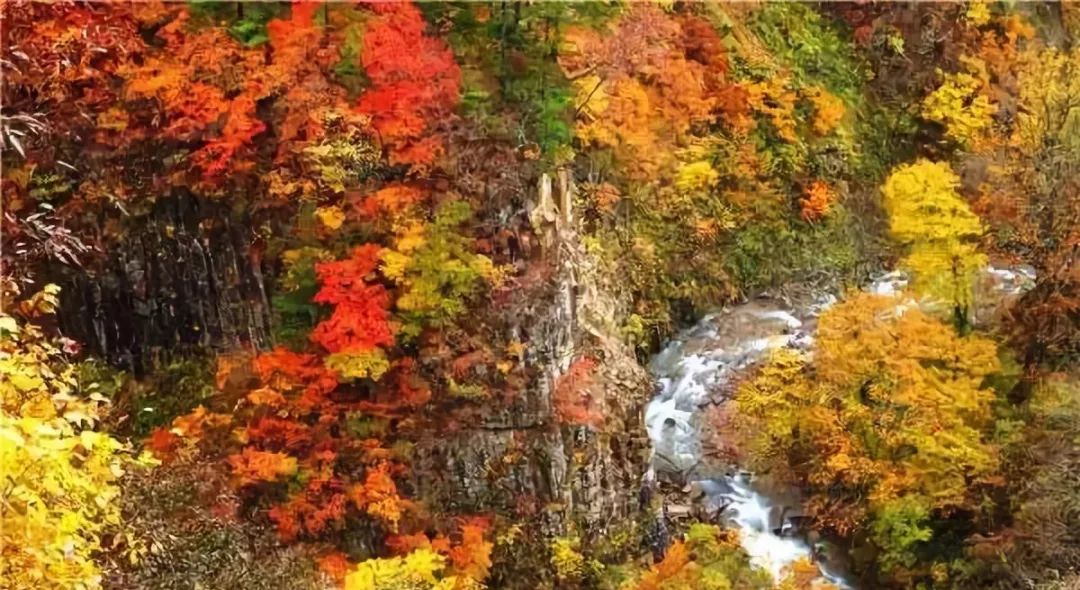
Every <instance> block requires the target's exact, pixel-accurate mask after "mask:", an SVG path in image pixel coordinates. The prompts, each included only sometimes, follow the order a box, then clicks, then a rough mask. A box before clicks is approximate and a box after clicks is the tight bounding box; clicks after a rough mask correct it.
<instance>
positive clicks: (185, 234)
mask: <svg viewBox="0 0 1080 590" xmlns="http://www.w3.org/2000/svg"><path fill="white" fill-rule="evenodd" d="M103 217H104V216H103ZM117 223H121V224H123V225H122V227H123V231H111V232H109V230H107V229H102V230H101V232H100V233H101V234H102V236H101V237H100V238H99V241H108V240H111V239H112V238H110V237H109V236H107V235H104V234H106V233H107V232H109V233H112V234H114V235H116V236H120V238H119V239H120V240H121V242H120V243H119V244H116V243H110V244H109V245H108V246H107V247H103V248H101V250H103V251H107V253H108V257H107V258H104V259H102V260H91V261H88V263H87V264H86V268H85V272H81V273H66V275H65V276H63V277H58V278H55V279H54V280H55V281H56V282H57V283H58V284H60V285H61V286H62V288H63V293H64V297H63V298H62V301H63V304H64V307H63V308H62V310H61V314H60V320H61V325H62V328H63V330H64V332H65V333H66V334H67V335H68V336H70V337H72V338H74V339H76V340H78V341H80V342H82V343H83V344H84V346H87V347H88V349H89V351H90V352H92V353H93V354H94V355H96V356H99V357H102V358H106V359H108V360H109V361H111V362H113V363H114V364H116V365H119V366H121V367H124V368H126V369H131V370H135V371H136V372H138V373H142V372H144V371H148V370H150V369H151V368H152V367H154V366H155V365H156V364H158V363H160V362H161V361H163V360H167V359H168V358H170V357H173V356H182V355H185V354H190V353H191V352H194V351H196V350H206V349H218V350H224V349H230V348H236V347H239V346H242V345H248V344H251V345H254V346H256V347H266V346H269V345H270V343H271V335H270V304H269V299H268V296H267V289H268V287H267V285H266V281H265V280H264V274H263V269H262V265H261V261H260V260H259V258H258V256H257V255H256V252H257V250H256V248H254V245H255V244H256V243H257V240H256V236H255V234H254V231H253V230H252V225H253V224H252V219H251V215H250V214H249V213H248V212H246V211H233V210H230V209H229V207H228V206H227V204H226V203H222V202H216V201H211V200H207V199H202V198H196V197H191V196H172V197H163V198H161V199H159V200H158V201H157V202H155V203H154V204H153V206H152V208H151V210H150V211H148V212H146V213H143V214H140V215H137V216H133V217H125V218H120V219H116V218H113V219H108V218H106V219H103V220H101V221H100V225H101V226H102V227H103V228H109V227H110V226H111V225H113V224H117Z"/></svg>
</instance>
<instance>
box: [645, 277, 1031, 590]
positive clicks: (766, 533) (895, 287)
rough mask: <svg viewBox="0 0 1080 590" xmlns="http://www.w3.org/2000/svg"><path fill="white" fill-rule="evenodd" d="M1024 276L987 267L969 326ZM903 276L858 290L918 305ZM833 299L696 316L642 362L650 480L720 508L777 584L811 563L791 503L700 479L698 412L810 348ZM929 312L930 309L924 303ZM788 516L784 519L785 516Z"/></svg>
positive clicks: (1021, 286)
mask: <svg viewBox="0 0 1080 590" xmlns="http://www.w3.org/2000/svg"><path fill="white" fill-rule="evenodd" d="M1033 281H1034V271H1033V270H1032V269H1030V268H1027V267H1018V268H1008V269H1005V268H995V267H988V268H987V269H986V270H985V271H984V272H983V273H982V275H981V277H980V279H979V281H978V286H977V292H976V300H977V301H978V302H980V306H979V308H978V309H976V310H975V316H976V321H979V320H980V319H981V318H982V317H983V316H984V315H989V314H991V313H993V311H994V310H995V309H999V308H1000V305H1001V304H1002V303H1003V301H1005V300H1007V299H1008V298H1010V297H1014V296H1017V295H1019V294H1021V293H1023V291H1025V290H1026V289H1027V288H1029V287H1030V286H1031V284H1032V283H1033ZM906 286H907V279H906V277H905V276H904V275H903V274H902V273H899V272H891V273H888V274H885V275H882V276H880V277H879V278H878V279H877V280H875V281H873V282H872V283H871V284H870V285H868V286H867V289H866V290H867V291H869V292H872V293H876V294H880V295H889V296H893V297H896V298H897V299H898V306H901V307H907V306H914V305H922V304H923V303H924V302H916V301H914V300H912V299H911V298H910V297H908V295H907V294H906V293H905V292H904V289H905V287H906ZM833 302H835V298H833V297H825V298H822V299H821V300H820V301H817V302H815V303H813V304H810V305H806V306H804V309H799V310H794V309H789V308H787V307H786V306H784V305H783V304H782V303H780V302H778V301H752V302H749V303H745V304H742V305H738V306H735V307H732V308H729V309H726V310H724V311H721V312H719V313H715V314H711V315H709V316H706V317H705V318H703V319H702V320H701V321H700V322H698V324H697V325H695V326H694V327H692V328H690V329H688V330H686V331H684V332H682V333H680V334H678V335H677V336H675V337H674V338H673V339H672V340H671V342H669V343H668V345H667V347H665V348H664V350H663V351H661V352H660V353H659V354H657V355H656V356H655V357H653V360H652V362H651V363H650V365H649V368H650V370H651V371H652V374H653V375H654V376H655V377H656V380H657V384H658V386H659V387H658V389H659V391H658V393H657V395H656V397H654V398H653V400H652V401H651V402H650V403H649V405H648V406H647V408H646V410H645V426H646V428H647V429H648V432H649V438H650V439H651V440H652V443H653V459H652V467H651V469H650V475H653V474H655V473H665V472H666V473H674V474H678V475H679V476H682V477H686V478H688V479H689V480H691V481H694V483H695V485H696V486H698V487H699V488H700V489H701V490H702V491H704V492H705V495H706V497H707V499H708V502H709V503H710V504H711V505H712V508H715V509H720V508H721V507H722V508H723V511H724V512H723V514H724V516H725V517H726V518H727V519H728V521H729V522H730V523H731V524H732V525H733V526H735V527H737V528H738V529H739V532H740V535H741V538H742V545H743V548H745V549H746V551H747V553H748V554H749V555H750V557H751V560H752V562H753V563H754V564H755V565H757V566H759V567H761V568H764V569H766V570H767V571H769V572H770V573H772V575H773V577H774V579H777V580H779V579H781V578H782V576H783V572H784V570H785V568H787V567H789V566H790V565H791V564H792V563H794V562H795V561H797V560H799V559H802V558H811V559H812V558H813V557H814V551H813V549H812V548H811V547H810V546H809V545H808V544H807V543H806V542H805V541H803V540H802V539H800V538H798V537H796V536H792V535H791V534H790V533H793V532H794V530H795V529H796V527H795V526H793V525H792V523H791V521H790V518H788V517H790V516H797V515H798V514H799V512H798V506H797V504H798V500H797V498H795V499H791V498H789V499H788V502H787V504H783V503H780V502H779V501H778V500H776V499H774V498H770V497H768V496H766V495H764V494H763V493H761V491H760V490H758V489H756V488H755V486H754V480H753V476H752V475H751V474H747V473H740V474H719V475H717V474H709V473H704V471H703V470H702V469H700V468H699V462H700V460H701V443H700V437H699V431H700V427H699V424H698V420H699V419H700V415H699V413H698V410H699V409H700V408H701V407H702V405H703V404H705V403H707V402H709V401H710V396H717V399H718V400H720V401H722V400H723V399H724V398H726V396H728V395H730V391H725V386H726V385H727V384H728V383H729V381H730V380H731V379H732V377H733V376H735V375H737V374H738V372H739V371H741V370H742V369H744V368H746V367H748V366H750V365H752V364H754V363H756V362H758V361H760V360H762V359H763V358H765V357H766V356H767V354H768V353H769V352H770V351H772V350H775V349H778V348H782V347H795V348H802V349H805V348H808V347H809V345H810V344H811V343H812V341H813V336H812V331H813V328H814V325H815V318H816V317H817V315H818V313H820V311H821V310H823V309H824V308H826V307H828V306H829V305H831V304H832V303H833ZM931 305H932V303H931ZM789 510H790V512H789ZM817 563H818V567H819V569H820V571H821V574H822V579H823V580H828V581H829V582H832V583H833V584H835V585H836V586H839V587H840V588H850V587H851V585H850V584H849V583H848V582H847V581H845V580H844V579H843V578H842V577H840V576H839V575H838V574H836V573H835V572H831V571H829V568H828V567H827V566H826V565H825V564H823V563H821V562H820V561H818V562H817Z"/></svg>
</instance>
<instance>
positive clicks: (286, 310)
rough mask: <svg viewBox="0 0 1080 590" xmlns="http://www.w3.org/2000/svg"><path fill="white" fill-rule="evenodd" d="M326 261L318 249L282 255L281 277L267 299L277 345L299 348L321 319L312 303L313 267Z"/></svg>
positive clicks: (314, 287)
mask: <svg viewBox="0 0 1080 590" xmlns="http://www.w3.org/2000/svg"><path fill="white" fill-rule="evenodd" d="M328 257H329V253H328V252H326V251H325V250H322V249H319V248H298V249H295V250H289V251H287V252H285V253H284V254H283V256H282V259H283V261H284V264H285V274H284V277H283V279H282V281H281V282H280V284H279V286H278V289H277V290H276V292H275V293H274V295H273V297H272V298H271V305H272V306H273V308H274V320H275V321H274V337H275V338H276V339H277V340H278V341H280V342H282V343H284V344H287V345H289V346H292V347H299V346H301V345H303V344H304V343H305V342H306V341H307V337H308V334H310V333H311V330H312V328H314V327H315V324H317V323H319V320H321V319H322V316H323V315H324V309H323V307H322V306H320V305H318V304H317V303H313V302H312V298H313V297H314V296H315V293H317V292H318V291H319V283H318V279H317V277H316V276H315V263H316V262H320V261H323V260H326V259H327V258H328Z"/></svg>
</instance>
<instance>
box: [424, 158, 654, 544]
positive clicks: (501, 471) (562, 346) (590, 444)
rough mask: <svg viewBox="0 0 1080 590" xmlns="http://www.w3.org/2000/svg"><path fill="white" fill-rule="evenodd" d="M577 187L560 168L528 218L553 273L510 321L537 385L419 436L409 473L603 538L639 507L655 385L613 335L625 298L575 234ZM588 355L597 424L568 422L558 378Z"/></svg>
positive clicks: (463, 495) (465, 500)
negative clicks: (470, 419)
mask: <svg viewBox="0 0 1080 590" xmlns="http://www.w3.org/2000/svg"><path fill="white" fill-rule="evenodd" d="M572 190H573V187H572V185H571V183H570V182H569V180H568V178H567V176H566V175H565V174H563V175H561V177H560V178H559V182H558V186H557V195H556V197H557V200H556V199H553V198H552V191H551V186H550V180H549V179H548V177H546V176H545V177H544V178H542V180H541V184H540V187H539V190H538V202H537V204H536V208H535V209H534V211H533V216H532V217H533V223H534V229H536V230H537V232H538V234H539V238H540V243H541V244H542V245H543V247H544V250H545V257H547V258H548V261H549V262H550V263H551V264H552V265H553V267H554V274H553V278H552V279H551V281H549V284H548V285H547V286H546V287H545V288H544V289H543V290H542V291H541V292H540V293H522V294H521V295H520V298H522V299H523V300H526V299H527V300H529V301H528V303H529V304H528V305H522V306H520V307H521V308H522V309H525V310H528V311H527V312H525V313H523V314H522V315H521V316H520V317H518V318H516V319H515V320H514V322H513V324H514V325H512V326H511V330H513V331H514V332H517V333H527V334H528V343H529V344H528V347H529V348H528V350H527V353H526V359H527V362H528V364H530V365H531V367H532V368H533V369H534V373H535V374H536V378H535V379H534V382H533V383H532V385H531V386H530V387H528V388H527V389H526V391H524V392H523V393H522V394H521V396H520V398H519V399H517V400H516V401H515V402H514V404H513V405H512V406H511V407H510V408H509V409H507V410H505V411H500V412H489V413H485V415H484V416H483V418H481V419H480V420H479V421H478V422H477V423H476V424H475V425H470V426H467V427H465V428H463V429H460V430H458V431H456V432H454V433H452V434H449V435H447V436H435V437H432V438H431V439H430V440H427V441H425V442H423V443H422V444H420V445H419V446H418V448H417V453H416V454H417V456H418V457H419V458H418V462H417V464H416V467H417V468H416V469H415V470H414V475H415V477H416V484H415V485H416V488H417V490H418V491H419V492H420V493H422V494H423V493H425V492H428V493H435V494H437V497H438V500H437V502H436V503H437V504H439V505H441V506H444V507H446V508H447V509H451V510H453V509H455V508H458V509H461V508H465V509H469V510H481V511H482V510H485V509H487V510H491V509H499V510H506V511H516V512H517V513H518V514H519V515H521V516H526V515H528V513H529V512H531V511H532V512H535V511H537V510H538V509H543V518H542V520H543V521H544V525H545V527H546V528H548V530H547V531H545V532H546V533H549V534H565V533H567V532H568V531H569V530H571V529H573V530H575V531H576V532H578V533H581V534H584V535H586V536H590V537H603V536H604V535H605V534H606V533H607V532H608V531H609V530H611V529H612V528H613V527H615V526H617V525H618V526H622V525H625V524H626V523H627V521H628V520H632V519H633V518H634V517H636V516H637V514H638V511H639V509H640V507H639V498H638V493H639V489H640V485H641V478H642V475H643V474H644V472H645V470H646V468H647V457H648V452H649V450H648V448H649V444H648V439H647V436H646V434H645V431H644V429H643V427H642V414H641V412H642V408H643V407H644V404H645V402H646V401H647V400H648V398H649V397H650V395H651V386H650V382H649V378H648V375H647V374H646V372H645V370H644V369H643V368H642V367H641V366H640V365H639V364H638V362H637V360H636V359H635V357H634V356H633V351H632V350H631V349H630V348H629V347H628V346H627V345H625V344H624V343H623V342H621V341H619V340H618V339H616V338H613V337H612V336H611V334H612V333H613V332H614V330H613V329H612V326H611V325H610V324H611V322H612V318H614V317H618V315H619V311H620V310H619V309H618V302H617V301H616V300H615V299H614V298H613V297H612V296H611V295H610V293H611V290H609V289H607V288H606V286H605V285H604V284H602V278H601V275H602V273H599V272H597V270H596V269H595V268H593V267H592V264H593V262H594V261H593V260H592V259H591V257H589V256H588V255H587V254H586V253H585V251H584V249H583V248H582V247H581V246H580V244H579V243H578V238H577V234H576V232H575V231H574V228H573V223H572V219H571V217H570V215H569V212H568V210H567V209H568V208H569V203H570V202H571V199H570V197H571V195H570V194H568V193H569V192H570V191H572ZM556 202H558V203H561V208H560V207H559V206H556V204H555V203H556ZM523 303H524V301H523ZM511 307H514V305H511ZM583 355H587V356H589V357H590V358H593V359H596V360H597V365H596V368H595V375H594V382H595V384H596V386H595V387H593V388H592V389H593V394H594V398H599V399H595V401H596V402H597V405H598V406H599V407H600V408H601V410H602V412H601V413H602V415H603V425H602V426H599V427H588V426H575V425H573V424H566V423H563V422H562V421H560V419H559V417H558V415H557V412H556V411H555V408H554V406H555V404H554V403H553V400H552V397H553V395H552V394H553V391H554V388H555V385H556V383H557V382H558V380H559V378H560V377H561V376H562V375H563V374H564V373H565V372H566V371H567V370H568V368H569V367H570V365H571V363H572V362H573V361H574V360H575V359H578V358H581V357H582V356H583Z"/></svg>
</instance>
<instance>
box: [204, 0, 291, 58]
mask: <svg viewBox="0 0 1080 590" xmlns="http://www.w3.org/2000/svg"><path fill="white" fill-rule="evenodd" d="M190 6H191V13H192V16H193V17H195V18H196V21H198V20H200V19H201V20H204V21H207V24H221V25H225V26H227V27H228V31H229V34H230V35H232V36H233V38H235V39H236V40H237V41H239V42H241V43H243V44H244V45H245V46H247V47H257V46H259V45H262V44H263V43H266V42H267V41H269V40H270V38H269V37H268V36H267V34H266V25H267V23H269V22H270V21H271V20H273V19H274V18H277V17H279V16H281V15H282V14H283V13H285V11H286V8H287V6H288V4H287V3H283V2H223V1H218V0H191V3H190Z"/></svg>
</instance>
